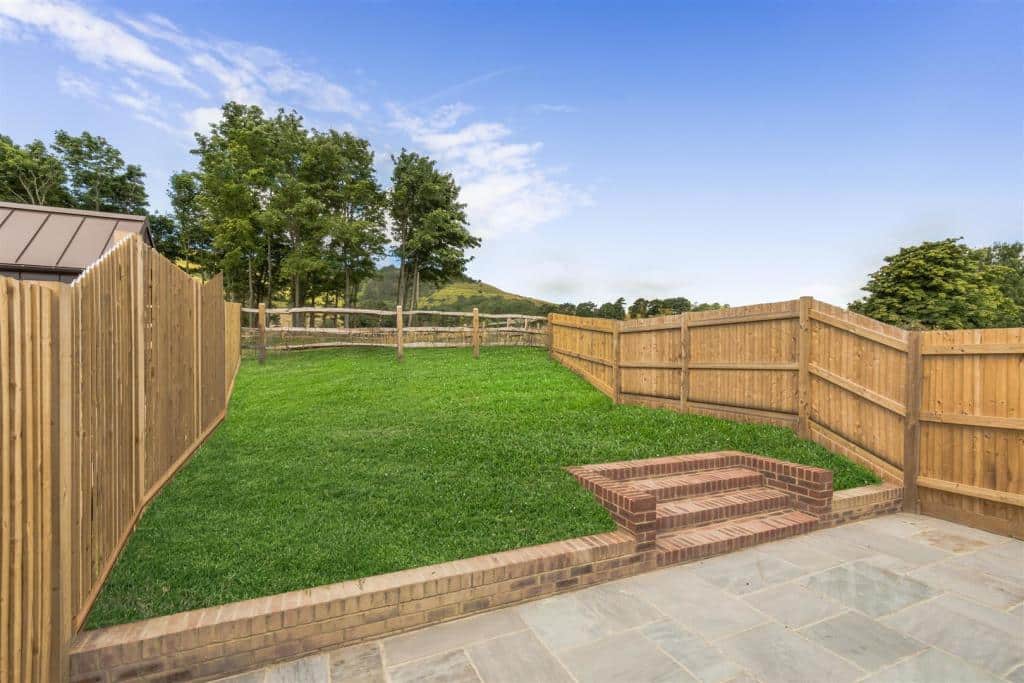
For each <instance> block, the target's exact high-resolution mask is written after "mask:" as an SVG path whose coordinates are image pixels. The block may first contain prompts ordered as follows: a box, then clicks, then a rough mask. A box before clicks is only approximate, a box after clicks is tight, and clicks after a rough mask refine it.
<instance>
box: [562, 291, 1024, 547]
mask: <svg viewBox="0 0 1024 683" xmlns="http://www.w3.org/2000/svg"><path fill="white" fill-rule="evenodd" d="M549 325H550V327H551V341H552V344H551V355H552V357H553V358H555V359H556V360H558V361H559V362H560V363H562V364H563V365H565V366H566V367H569V368H570V369H572V370H574V371H575V372H577V373H579V374H580V375H582V376H583V377H584V378H586V379H587V380H588V381H589V382H590V383H591V384H593V385H594V386H595V387H597V388H598V389H599V390H601V391H603V392H604V393H605V394H607V395H609V396H610V397H612V398H613V399H614V400H616V402H621V403H633V404H640V405H646V406H650V407H665V408H671V409H673V410H678V411H681V412H687V413H696V414H701V415H711V416H715V417H722V418H726V419H731V420H738V421H743V422H761V423H769V424H775V425H781V426H786V427H791V428H792V429H794V430H795V431H796V432H797V433H798V434H800V435H801V436H803V437H804V438H808V439H811V440H813V441H815V442H817V443H820V444H822V445H823V446H825V447H827V448H829V449H830V450H833V451H835V452H837V453H841V454H843V455H845V456H847V457H849V458H850V459H852V460H855V461H857V462H860V463H862V464H864V465H866V466H868V467H870V468H871V469H873V470H874V471H875V472H877V473H879V474H880V475H881V476H883V477H884V478H886V479H887V480H890V481H894V482H898V483H902V484H903V485H904V488H905V494H904V503H905V507H906V508H907V509H910V510H920V511H921V512H924V513H927V514H932V515H936V516H940V517H944V518H947V519H951V520H954V521H958V522H963V523H967V524H970V525H972V526H977V527H981V528H984V529H988V530H991V531H996V532H999V533H1003V534H1009V535H1013V536H1016V537H1024V388H1022V387H1024V329H1019V328H1018V329H1008V330H954V331H929V332H910V331H907V330H902V329H900V328H897V327H893V326H891V325H886V324H884V323H880V322H878V321H875V320H872V319H870V318H867V317H864V316H861V315H858V314H856V313H851V312H849V311H846V310H844V309H841V308H837V307H835V306H830V305H829V304H826V303H823V302H820V301H816V300H814V299H811V298H810V297H805V298H802V299H799V300H794V301H784V302H779V303H771V304H760V305H756V306H743V307H739V308H730V309H724V310H718V311H702V312H696V313H686V314H681V315H673V316H663V317H659V318H647V319H639V320H626V321H614V320H602V319H595V318H577V317H573V316H565V315H558V314H552V315H551V316H549Z"/></svg>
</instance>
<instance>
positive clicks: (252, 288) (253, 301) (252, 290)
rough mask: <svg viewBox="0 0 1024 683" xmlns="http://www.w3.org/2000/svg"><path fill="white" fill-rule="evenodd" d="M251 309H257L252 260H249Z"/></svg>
mask: <svg viewBox="0 0 1024 683" xmlns="http://www.w3.org/2000/svg"><path fill="white" fill-rule="evenodd" d="M248 271H249V306H248V307H249V308H256V287H255V285H254V283H253V278H252V259H249V267H248Z"/></svg>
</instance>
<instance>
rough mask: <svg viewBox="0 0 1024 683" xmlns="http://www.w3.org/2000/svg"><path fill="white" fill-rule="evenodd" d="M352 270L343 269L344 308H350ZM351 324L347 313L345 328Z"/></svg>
mask: <svg viewBox="0 0 1024 683" xmlns="http://www.w3.org/2000/svg"><path fill="white" fill-rule="evenodd" d="M351 301H352V269H351V268H345V308H351V307H352V304H351ZM350 322H351V320H350V318H349V316H348V313H346V314H345V327H349V323H350Z"/></svg>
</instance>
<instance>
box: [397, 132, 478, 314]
mask: <svg viewBox="0 0 1024 683" xmlns="http://www.w3.org/2000/svg"><path fill="white" fill-rule="evenodd" d="M391 160H392V161H393V162H394V164H395V168H394V171H393V172H392V174H391V182H392V188H391V194H390V202H389V208H390V211H391V224H392V228H391V233H392V238H393V239H394V241H395V247H394V255H395V256H396V257H397V258H398V260H399V280H398V297H397V301H398V304H399V305H401V306H404V305H405V304H406V299H407V289H409V288H410V287H411V289H412V296H411V301H412V305H413V307H415V305H416V301H417V299H418V298H419V281H420V277H421V275H422V276H423V277H424V279H427V280H428V281H431V282H435V283H438V282H444V281H446V280H447V279H450V278H452V277H454V276H456V275H461V274H462V273H464V272H465V268H466V263H467V262H468V261H469V258H468V257H467V256H466V250H467V249H470V248H473V247H478V246H480V240H479V239H478V238H476V237H473V235H471V234H470V232H469V230H468V228H467V225H468V221H467V219H466V213H465V205H464V204H460V203H459V186H458V185H456V183H455V179H454V178H452V176H451V174H449V173H441V172H440V171H438V170H437V165H436V163H435V162H434V161H433V160H432V159H430V158H429V157H426V156H421V155H419V154H416V153H414V152H408V151H406V150H404V149H403V150H402V153H401V154H399V155H398V156H397V157H395V156H392V157H391Z"/></svg>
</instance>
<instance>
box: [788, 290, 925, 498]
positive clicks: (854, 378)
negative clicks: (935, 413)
mask: <svg viewBox="0 0 1024 683" xmlns="http://www.w3.org/2000/svg"><path fill="white" fill-rule="evenodd" d="M808 317H809V323H810V329H811V331H810V334H811V339H810V355H809V358H808V375H809V382H810V398H809V411H810V414H809V422H808V428H809V434H808V436H809V437H810V438H812V439H813V440H814V441H816V442H818V443H820V444H822V445H823V446H825V447H826V448H829V449H831V450H833V451H835V452H836V453H841V454H843V455H845V456H847V457H849V458H850V459H851V460H855V461H857V462H860V463H862V464H865V465H868V466H869V467H871V468H872V469H874V470H875V471H877V472H879V473H881V474H883V475H884V476H886V477H887V478H889V479H892V480H894V481H902V478H903V475H902V471H903V449H904V441H905V429H906V423H905V416H906V412H907V348H908V342H907V339H908V336H909V335H908V333H907V332H906V331H905V330H901V329H899V328H898V327H893V326H892V325H886V324H884V323H880V322H878V321H876V320H872V319H871V318H867V317H865V316H862V315H858V314H856V313H851V312H850V311H846V310H843V309H841V308H838V307H836V306H830V305H829V304H826V303H822V302H820V301H815V302H813V303H812V304H811V307H810V312H809V316H808Z"/></svg>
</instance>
